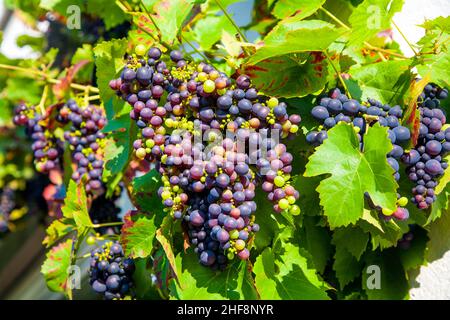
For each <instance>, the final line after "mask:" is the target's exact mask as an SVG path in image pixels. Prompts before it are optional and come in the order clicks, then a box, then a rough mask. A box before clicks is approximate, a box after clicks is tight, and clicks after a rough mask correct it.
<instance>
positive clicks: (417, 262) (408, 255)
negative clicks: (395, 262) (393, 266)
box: [398, 227, 429, 271]
mask: <svg viewBox="0 0 450 320" xmlns="http://www.w3.org/2000/svg"><path fill="white" fill-rule="evenodd" d="M413 235H414V238H413V239H412V241H411V242H410V246H409V247H408V248H407V249H402V248H398V256H399V257H400V260H401V261H402V265H403V268H404V269H405V271H409V270H413V269H416V268H419V267H420V266H421V265H423V264H424V262H425V253H426V250H427V242H428V240H429V239H428V236H427V232H426V231H425V229H422V228H420V227H416V228H414V232H413Z"/></svg>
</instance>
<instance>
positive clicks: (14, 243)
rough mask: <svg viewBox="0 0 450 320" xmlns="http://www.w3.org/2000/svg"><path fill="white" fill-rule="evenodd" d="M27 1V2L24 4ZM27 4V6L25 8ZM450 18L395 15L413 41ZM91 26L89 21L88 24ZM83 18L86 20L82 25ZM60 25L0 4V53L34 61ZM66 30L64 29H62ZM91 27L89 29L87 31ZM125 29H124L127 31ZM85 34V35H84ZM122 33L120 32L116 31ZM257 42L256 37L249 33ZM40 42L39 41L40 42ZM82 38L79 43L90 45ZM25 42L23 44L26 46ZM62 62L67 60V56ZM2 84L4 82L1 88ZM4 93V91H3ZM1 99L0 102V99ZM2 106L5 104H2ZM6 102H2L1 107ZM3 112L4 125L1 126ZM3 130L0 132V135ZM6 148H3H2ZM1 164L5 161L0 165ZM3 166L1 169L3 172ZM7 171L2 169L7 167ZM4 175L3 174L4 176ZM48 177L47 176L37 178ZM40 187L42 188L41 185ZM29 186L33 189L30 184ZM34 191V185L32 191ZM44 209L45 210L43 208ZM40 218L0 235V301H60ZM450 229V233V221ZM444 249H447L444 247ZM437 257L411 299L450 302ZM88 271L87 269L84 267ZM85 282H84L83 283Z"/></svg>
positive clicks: (243, 5)
mask: <svg viewBox="0 0 450 320" xmlns="http://www.w3.org/2000/svg"><path fill="white" fill-rule="evenodd" d="M23 2H24V3H25V2H27V1H23ZM253 4H254V3H253V0H250V1H241V2H238V3H235V4H232V5H230V6H228V7H227V11H228V12H229V13H230V14H231V15H232V16H233V17H234V19H235V21H236V22H237V23H238V25H239V26H245V25H246V24H248V23H249V22H250V21H251V12H252V7H253ZM25 5H26V4H25ZM449 14H450V1H449V0H428V1H423V0H405V4H404V6H403V10H402V12H400V13H398V14H396V15H395V16H394V21H395V23H396V24H397V26H398V27H399V28H400V30H402V31H403V33H404V34H405V36H406V38H407V39H409V41H410V42H412V43H415V42H416V41H418V40H419V39H420V38H421V37H422V36H423V34H424V31H423V29H422V28H419V27H418V25H420V24H422V23H423V22H424V21H425V19H432V18H435V17H438V16H448V15H449ZM88 22H89V21H88ZM83 23H85V20H83V21H82V24H83ZM56 27H58V26H57V24H55V23H54V21H52V17H51V16H45V14H44V17H43V18H42V19H40V22H39V23H37V24H36V25H35V26H33V27H30V26H29V24H28V23H27V17H25V16H23V15H21V14H20V13H19V12H13V11H11V10H9V9H7V7H6V5H5V1H3V0H0V34H1V36H0V39H1V45H0V53H1V54H2V55H4V56H5V57H7V58H9V59H21V58H27V59H30V58H31V59H33V58H35V57H38V56H39V55H40V53H39V52H38V51H35V50H34V49H33V45H32V41H31V40H32V39H35V41H37V42H39V41H43V40H42V39H43V38H42V34H43V33H44V32H46V31H47V30H48V29H49V28H56ZM98 27H99V26H95V25H93V26H82V30H81V31H79V30H67V29H66V30H62V31H63V32H64V33H65V36H66V37H75V38H82V37H80V35H79V34H77V33H79V32H85V33H86V34H85V36H86V37H84V38H82V39H86V40H87V41H88V40H89V32H93V33H95V32H97V31H98V30H97V28H98ZM63 28H64V26H63ZM89 28H91V29H89ZM125 29H126V28H125ZM83 30H84V31H83ZM117 34H118V35H120V30H119V31H118V33H117ZM392 34H393V38H394V40H395V41H397V42H398V43H399V44H400V47H401V49H402V51H403V52H404V54H405V55H406V56H412V55H413V52H412V51H411V49H410V48H409V46H408V44H407V43H406V42H405V40H404V39H403V38H402V37H401V35H400V34H399V32H398V31H397V30H396V29H393V30H392ZM247 36H248V38H249V39H250V40H251V41H253V40H255V39H256V37H257V34H251V33H250V34H247ZM40 39H41V40H40ZM86 40H81V41H86ZM24 44H25V45H24ZM47 45H48V46H55V47H64V45H65V43H64V37H61V38H59V39H58V38H56V39H51V43H48V44H47ZM63 58H64V57H63ZM3 85H4V83H0V89H3V88H1V86H3ZM0 91H1V90H0ZM1 99H3V97H1V98H0V100H1ZM0 102H1V101H0ZM1 107H2V104H1V103H0V108H1ZM1 122H2V121H1V110H0V125H1ZM1 134H3V132H1V131H0V135H1ZM2 147H3V146H2ZM0 166H2V167H3V163H2V162H1V161H0ZM1 169H2V168H0V171H1ZM3 169H4V168H3ZM0 174H1V172H0ZM37 179H38V180H39V179H44V178H43V177H38V178H37ZM35 183H37V185H36V187H35V188H38V189H39V188H42V183H43V182H42V181H37V182H36V181H35ZM39 184H41V186H40V185H39ZM28 188H29V186H28ZM32 188H34V187H32ZM39 201H44V200H43V199H38V200H36V199H34V200H33V201H32V202H31V203H30V206H31V207H32V208H30V209H33V210H36V211H42V210H44V211H45V209H42V205H43V206H44V208H45V201H44V203H43V204H42V203H40V204H39ZM118 201H119V206H120V207H121V209H122V212H125V211H126V210H128V209H129V206H130V205H129V203H128V202H127V201H126V199H119V200H118ZM40 206H41V207H40ZM42 219H44V220H45V217H44V218H43V217H42V216H41V215H39V214H35V215H31V216H29V217H27V218H26V220H25V221H23V223H22V224H20V225H18V226H17V229H16V230H15V232H11V233H8V234H7V235H4V236H1V235H0V253H1V254H0V299H62V298H63V296H62V295H60V294H56V293H52V292H50V291H49V290H48V289H47V288H46V285H45V283H44V280H43V277H42V276H41V274H40V266H41V264H42V262H43V260H44V258H45V255H44V254H45V251H44V248H43V246H42V244H41V242H42V240H43V238H44V236H45V231H44V227H43V224H42ZM447 220H449V223H448V228H447V229H446V230H449V231H450V219H447ZM449 231H447V234H443V235H442V241H443V242H444V243H445V245H446V247H447V248H449V249H450V237H449V235H448V233H449ZM444 247H445V246H444ZM439 257H441V258H439V259H436V260H435V261H433V262H432V263H430V264H429V265H428V266H426V267H422V269H421V271H420V274H419V275H418V277H417V278H416V280H415V281H417V283H416V284H415V286H416V288H414V289H412V290H411V298H412V299H450V251H447V252H446V253H442V252H441V253H440V255H439ZM83 267H84V269H85V270H86V269H87V266H86V265H85V266H83ZM84 274H86V273H84ZM84 281H86V279H84ZM82 288H86V289H85V290H79V291H75V296H74V298H76V299H90V298H94V296H93V295H91V293H90V288H89V286H88V285H82Z"/></svg>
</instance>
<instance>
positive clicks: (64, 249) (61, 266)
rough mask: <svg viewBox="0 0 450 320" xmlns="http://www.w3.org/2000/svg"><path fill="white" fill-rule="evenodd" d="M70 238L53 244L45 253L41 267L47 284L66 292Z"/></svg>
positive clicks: (57, 290) (56, 289) (70, 250)
mask: <svg viewBox="0 0 450 320" xmlns="http://www.w3.org/2000/svg"><path fill="white" fill-rule="evenodd" d="M71 252H72V240H71V239H68V240H67V241H66V242H62V243H60V244H58V245H57V246H54V247H53V248H51V249H50V251H49V252H48V253H47V255H46V257H47V259H46V260H45V261H44V263H43V265H42V267H41V273H42V274H43V275H44V278H45V281H46V283H47V286H48V288H49V289H50V290H52V291H55V292H66V290H67V289H68V288H67V278H68V276H69V274H68V270H67V269H68V268H69V266H70V260H71Z"/></svg>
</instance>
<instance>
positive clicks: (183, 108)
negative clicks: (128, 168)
mask: <svg viewBox="0 0 450 320" xmlns="http://www.w3.org/2000/svg"><path fill="white" fill-rule="evenodd" d="M135 53H136V54H134V55H131V56H130V57H129V58H128V61H127V64H126V66H125V68H124V70H123V71H122V73H121V76H120V78H118V79H114V80H111V82H110V87H111V88H112V89H113V90H115V91H116V92H117V94H118V95H119V96H120V97H122V99H124V100H125V101H127V102H128V103H129V104H130V105H131V106H132V110H131V112H130V117H131V118H132V119H133V120H134V121H135V122H136V124H137V126H138V127H139V128H140V136H139V139H137V140H136V141H135V142H134V149H135V155H136V157H137V158H138V159H141V160H147V161H149V162H154V163H155V164H156V168H157V169H158V170H159V172H160V173H161V175H162V182H163V186H162V187H161V188H160V190H159V191H158V194H159V195H160V197H161V199H162V201H163V204H164V206H165V207H166V209H165V210H166V211H167V212H168V213H169V214H171V215H172V216H173V217H174V218H175V219H183V220H184V224H185V226H186V230H187V232H188V235H189V237H190V240H191V244H193V245H194V246H195V251H196V252H197V253H198V254H199V256H200V262H201V263H202V264H203V265H208V266H211V267H213V268H223V267H224V266H225V265H226V262H227V260H231V259H233V257H234V256H236V255H237V256H238V257H239V258H241V259H248V257H249V250H248V248H246V246H247V240H248V239H249V238H250V237H251V236H252V234H253V232H256V231H258V229H259V226H258V225H257V224H256V223H255V222H254V220H255V218H254V216H253V213H255V211H256V203H255V202H254V201H253V199H254V196H255V188H256V186H257V185H259V184H262V188H263V190H264V191H266V192H268V198H269V200H270V201H272V202H273V203H274V209H275V210H276V211H277V212H282V211H287V212H290V213H292V214H298V213H299V212H300V209H299V207H298V206H297V205H296V204H295V202H296V200H297V199H298V197H299V194H298V192H297V191H296V190H295V189H294V188H293V187H292V186H291V177H290V173H291V171H292V166H291V163H292V159H293V157H292V155H291V154H290V153H289V152H287V151H286V146H285V145H284V144H282V143H280V142H279V140H280V139H283V138H288V137H290V136H293V134H295V133H296V132H297V131H298V129H299V127H298V124H299V122H300V117H299V116H298V115H288V114H287V111H286V104H285V103H283V102H279V101H278V100H277V99H276V98H274V97H272V98H269V97H266V96H263V95H260V94H259V93H258V91H257V90H256V89H255V88H254V87H253V86H252V85H251V80H250V78H249V77H248V76H246V75H240V76H239V77H238V78H237V79H236V80H233V79H231V78H229V77H228V76H227V75H226V74H224V73H222V72H219V71H218V70H216V69H215V68H214V67H212V66H210V65H208V64H205V63H202V62H201V63H199V64H195V63H192V62H189V61H186V60H185V59H184V58H183V55H182V54H181V52H179V51H172V52H170V55H169V59H168V58H167V57H166V56H165V55H163V54H162V52H161V50H159V49H158V48H155V47H153V48H150V50H148V51H146V50H145V47H143V46H137V47H136V49H135ZM225 134H226V135H225ZM224 136H225V138H224Z"/></svg>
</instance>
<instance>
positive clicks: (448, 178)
mask: <svg viewBox="0 0 450 320" xmlns="http://www.w3.org/2000/svg"><path fill="white" fill-rule="evenodd" d="M444 161H445V162H447V163H450V154H448V155H446V156H445V157H444ZM449 182H450V167H447V169H445V171H444V174H443V175H442V177H440V178H439V182H438V185H437V186H436V189H435V190H434V191H435V193H436V195H439V194H440V193H441V192H442V191H443V190H444V189H445V187H446V186H447V184H448V183H449Z"/></svg>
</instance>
